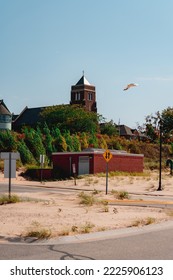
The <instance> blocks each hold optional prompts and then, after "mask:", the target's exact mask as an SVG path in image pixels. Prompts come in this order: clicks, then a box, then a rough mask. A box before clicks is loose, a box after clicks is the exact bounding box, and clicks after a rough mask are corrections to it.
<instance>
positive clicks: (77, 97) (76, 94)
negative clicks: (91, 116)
mask: <svg viewBox="0 0 173 280" xmlns="http://www.w3.org/2000/svg"><path fill="white" fill-rule="evenodd" d="M75 100H76V101H77V100H80V92H76V93H75Z"/></svg>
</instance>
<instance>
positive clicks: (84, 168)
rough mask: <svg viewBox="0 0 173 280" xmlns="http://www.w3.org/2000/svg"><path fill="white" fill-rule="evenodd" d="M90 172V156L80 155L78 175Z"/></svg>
mask: <svg viewBox="0 0 173 280" xmlns="http://www.w3.org/2000/svg"><path fill="white" fill-rule="evenodd" d="M82 174H89V157H88V156H83V157H79V170H78V175H82Z"/></svg>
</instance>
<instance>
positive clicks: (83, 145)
mask: <svg viewBox="0 0 173 280" xmlns="http://www.w3.org/2000/svg"><path fill="white" fill-rule="evenodd" d="M80 143H81V150H84V149H87V148H88V146H89V143H88V137H87V135H86V133H85V132H82V133H81V135H80Z"/></svg>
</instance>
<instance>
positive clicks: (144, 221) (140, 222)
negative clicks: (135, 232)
mask: <svg viewBox="0 0 173 280" xmlns="http://www.w3.org/2000/svg"><path fill="white" fill-rule="evenodd" d="M155 221H156V219H155V218H153V217H147V218H146V219H139V220H136V221H134V222H133V223H132V224H131V225H130V227H139V226H147V225H150V224H154V223H155Z"/></svg>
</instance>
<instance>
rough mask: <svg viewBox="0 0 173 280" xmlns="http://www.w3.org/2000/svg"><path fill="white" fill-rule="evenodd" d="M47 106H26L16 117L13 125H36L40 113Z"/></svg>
mask: <svg viewBox="0 0 173 280" xmlns="http://www.w3.org/2000/svg"><path fill="white" fill-rule="evenodd" d="M45 108H46V107H37V108H28V107H25V108H24V109H23V111H22V112H21V113H20V114H19V115H18V116H17V117H16V119H14V121H13V126H14V127H19V126H22V125H25V124H26V125H29V126H32V125H35V124H36V123H37V122H38V121H39V119H40V113H41V111H42V110H43V109H45Z"/></svg>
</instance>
